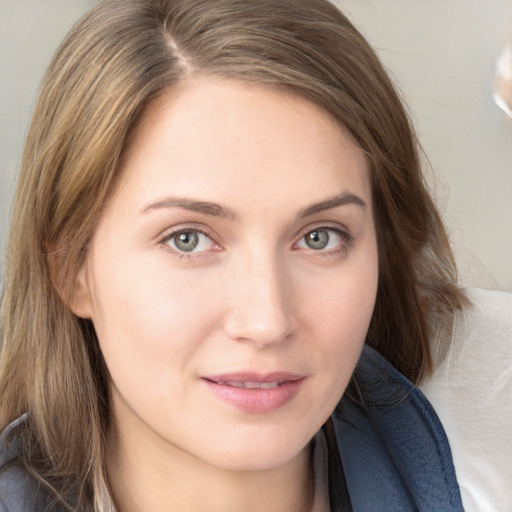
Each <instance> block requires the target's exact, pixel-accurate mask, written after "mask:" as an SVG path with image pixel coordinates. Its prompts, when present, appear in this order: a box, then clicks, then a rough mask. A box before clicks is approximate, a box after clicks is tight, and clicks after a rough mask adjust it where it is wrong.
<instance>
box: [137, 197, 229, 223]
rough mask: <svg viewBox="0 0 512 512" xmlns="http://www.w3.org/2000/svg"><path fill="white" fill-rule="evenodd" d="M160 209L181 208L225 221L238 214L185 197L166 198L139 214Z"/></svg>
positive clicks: (217, 205) (207, 202) (213, 204)
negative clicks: (224, 219)
mask: <svg viewBox="0 0 512 512" xmlns="http://www.w3.org/2000/svg"><path fill="white" fill-rule="evenodd" d="M161 208H183V209H185V210H189V211H191V212H197V213H202V214H203V215H209V216H212V217H222V218H226V219H232V220H235V219H237V218H238V214H237V213H236V212H235V211H234V210H231V209H230V208H225V207H224V206H221V205H220V204H217V203H211V202H209V201H200V200H196V199H190V198H187V197H166V198H164V199H161V200H160V201H157V202H156V203H151V204H149V205H148V206H146V207H145V208H143V209H142V212H141V213H147V212H150V211H152V210H159V209H161Z"/></svg>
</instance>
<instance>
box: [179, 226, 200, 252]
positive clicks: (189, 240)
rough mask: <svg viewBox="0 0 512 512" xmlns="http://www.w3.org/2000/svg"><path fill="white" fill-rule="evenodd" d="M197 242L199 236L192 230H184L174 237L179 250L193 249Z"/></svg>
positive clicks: (188, 250) (187, 250)
mask: <svg viewBox="0 0 512 512" xmlns="http://www.w3.org/2000/svg"><path fill="white" fill-rule="evenodd" d="M198 242H199V237H198V236H197V233H194V231H184V232H182V233H179V234H178V235H177V236H176V238H175V242H174V243H175V244H176V247H177V248H178V249H179V250H180V251H185V252H190V251H193V250H194V249H195V248H196V247H197V244H198Z"/></svg>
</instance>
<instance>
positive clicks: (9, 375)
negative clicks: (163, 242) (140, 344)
mask: <svg viewBox="0 0 512 512" xmlns="http://www.w3.org/2000/svg"><path fill="white" fill-rule="evenodd" d="M197 76H217V77H229V78H234V79H239V80H242V81H245V82H250V83H253V84H261V85H263V86H265V87H275V88H279V89H281V90H285V91H289V92H291V93H293V94H297V95H300V96H302V97H304V98H307V99H308V100H309V101H311V102H313V103H315V104H316V105H318V106H319V107H321V108H322V109H323V110H324V111H326V112H328V113H329V115H330V116H332V118H333V119H335V120H336V121H337V122H339V123H340V124H341V125H343V126H344V127H345V128H346V129H347V130H348V131H349V132H350V133H351V135H352V137H353V139H354V140H355V141H356V143H357V144H358V145H359V147H360V148H361V149H362V151H363V152H364V153H365V155H366V158H367V160H368V163H369V167H370V177H371V183H372V192H373V201H374V211H375V223H376V230H377V240H378V248H379V285H378V293H377V300H376V305H375V311H374V315H373V319H372V321H371V325H370V328H369V331H368V335H367V339H366V342H367V343H368V344H370V345H372V346H373V347H375V348H376V349H377V350H379V351H380V352H381V353H382V354H383V355H384V356H385V357H387V358H388V359H389V360H390V361H391V362H392V363H393V364H394V365H395V366H396V367H397V368H398V369H400V370H401V371H402V372H403V373H404V374H405V375H406V376H407V377H409V379H411V380H412V381H414V382H418V381H419V380H420V379H421V378H422V376H424V375H425V374H427V373H428V372H429V371H430V370H431V357H430V350H429V337H430V336H431V335H432V326H434V325H435V323H436V321H437V320H438V319H439V318H440V315H441V316H442V315H443V314H445V313H446V314H449V313H450V312H453V311H454V310H456V309H458V308H460V307H461V306H462V305H463V304H464V296H463V294H462V292H461V291H460V289H459V288H458V287H457V286H456V274H455V266H454V262H453V257H452V254H451V251H450V247H449V243H448V239H447V236H446V232H445V229H444V227H443V224H442V222H441V220H440V216H439V214H438V212H437V210H436V207H435V205H434V203H433V200H432V198H431V196H430V194H429V192H428V190H427V187H426V184H425V182H424V178H423V175H422V172H421V169H420V158H419V149H418V143H417V140H416V136H415V134H414V131H413V128H412V127H411V123H410V120H409V117H408V115H407V113H406V110H405V109H404V106H403V105H402V102H401V99H400V97H399V95H398V94H397V92H396V90H395V88H394V86H393V84H392V82H391V81H390V79H389V78H388V75H387V74H386V72H385V70H384V68H383V66H382V65H381V63H380V62H379V59H378V58H377V56H376V54H375V53H374V51H373V50H372V49H371V47H370V46H369V44H368V43H367V42H366V40H365V39H364V38H363V36H362V35H361V34H360V33H359V32H358V31H357V29H356V28H355V27H354V26H353V25H352V24H351V23H350V22H349V21H348V20H347V18H346V17H345V16H344V15H343V14H342V13H341V12H340V11H339V10H338V9H337V8H336V7H334V6H333V5H332V4H331V3H329V2H328V1H327V0H250V1H248V0H103V1H100V2H99V3H97V4H96V5H95V6H94V7H93V8H92V9H91V10H90V11H89V12H88V13H87V14H86V15H85V16H84V17H83V18H82V19H81V20H80V21H79V22H78V23H77V24H76V25H75V26H74V28H73V29H72V30H71V32H70V33H69V35H68V36H67V37H66V39H65V40H64V42H63V43H62V44H61V46H60V47H59V49H58V50H57V52H56V54H55V56H54V58H53V61H52V63H51V65H50V67H49V69H48V71H47V73H46V76H45V78H44V81H43V84H42V89H41V94H40V97H39V100H38V103H37V106H36V108H35V112H34V115H33V119H32V123H31V127H30V130H29V133H28V137H27V140H26V145H25V150H24V155H23V159H22V163H21V170H20V174H19V182H18V188H17V192H16V198H15V203H14V211H13V218H12V224H11V231H10V237H9V240H8V246H7V252H6V272H5V286H4V292H3V298H2V304H1V335H2V339H3V348H2V353H1V362H0V428H2V429H3V428H5V426H6V425H7V424H9V423H10V422H12V421H13V420H14V419H15V418H17V417H19V416H20V415H22V414H24V413H27V412H28V413H29V415H28V418H29V419H28V420H27V421H26V422H24V423H23V425H25V426H24V427H23V429H24V430H23V432H22V434H23V436H22V437H23V439H24V440H25V441H24V442H25V444H26V446H27V450H28V452H27V453H30V457H29V460H28V463H27V465H28V467H30V468H31V470H32V471H33V472H34V473H36V474H37V475H38V476H39V477H40V478H41V479H43V480H44V481H45V482H46V483H47V484H48V485H54V486H55V487H57V488H58V495H59V497H60V499H61V500H63V501H66V499H68V501H69V502H71V498H70V496H71V495H73V496H74V498H73V499H74V500H75V504H76V502H77V501H76V500H78V502H80V503H89V504H90V505H92V506H93V507H94V508H95V510H101V511H104V510H114V506H113V503H112V502H111V500H110V497H109V492H108V486H107V483H106V476H105V471H104V461H103V453H104V443H105V432H106V429H107V427H108V424H109V414H110V410H109V377H108V371H107V369H106V367H105V364H104V361H103V358H102V355H101V352H100V350H99V347H98V340H97V338H96V334H95V331H94V328H93V326H92V324H91V323H90V321H88V320H83V319H80V318H78V317H76V316H75V315H74V314H73V313H72V312H71V310H70V308H69V307H68V304H70V301H71V300H72V290H73V288H74V283H75V279H76V276H77V272H78V270H79V268H80V267H81V264H82V263H83V261H84V258H85V256H86V254H87V250H88V244H89V242H90V240H91V237H92V235H93V233H94V229H95V226H96V224H97V222H98V219H99V218H100V216H101V214H102V211H103V208H104V206H105V203H106V201H107V200H108V198H109V194H110V192H111V190H112V188H113V184H114V181H115V180H116V176H117V172H118V169H119V167H120V166H119V162H120V159H121V158H122V157H123V153H124V151H125V149H126V144H127V140H128V138H129V136H130V134H131V132H132V131H133V130H134V127H135V126H136V125H137V121H138V119H139V118H140V116H141V114H142V112H143V111H144V109H145V108H146V107H147V105H148V104H149V102H151V101H152V100H153V99H155V98H156V97H158V96H159V95H160V94H162V92H163V91H165V90H168V89H169V88H173V87H175V86H177V85H183V84H186V82H187V81H188V80H192V79H193V78H194V77H197ZM77 493H78V497H77Z"/></svg>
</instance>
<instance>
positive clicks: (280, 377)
mask: <svg viewBox="0 0 512 512" xmlns="http://www.w3.org/2000/svg"><path fill="white" fill-rule="evenodd" d="M202 380H203V381H204V382H205V383H206V384H207V386H208V388H209V389H210V391H212V392H213V394H214V395H215V396H217V397H218V398H220V399H221V400H222V401H224V402H227V403H228V404H230V405H234V406H235V407H236V408H238V409H241V410H243V411H245V412H250V413H263V412H270V411H273V410H275V409H278V408H280V407H282V406H284V405H285V404H287V403H288V402H290V401H291V400H292V399H293V398H294V397H295V396H296V395H297V393H298V392H299V390H300V388H301V387H302V384H303V382H304V380H305V377H304V376H301V375H296V374H291V373H283V372H280V373H274V374H266V375H259V374H229V375H219V376H209V377H203V378H202Z"/></svg>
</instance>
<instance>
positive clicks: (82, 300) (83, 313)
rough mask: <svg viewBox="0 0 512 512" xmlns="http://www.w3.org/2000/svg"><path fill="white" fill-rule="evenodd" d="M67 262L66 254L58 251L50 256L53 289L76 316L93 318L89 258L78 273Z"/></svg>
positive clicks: (49, 263) (49, 264)
mask: <svg viewBox="0 0 512 512" xmlns="http://www.w3.org/2000/svg"><path fill="white" fill-rule="evenodd" d="M65 260H66V255H65V253H63V252H61V251H58V250H54V251H51V252H50V253H49V255H48V268H49V272H50V278H51V281H52V284H53V287H54V288H55V290H56V292H57V294H58V295H59V297H60V298H61V299H62V301H63V302H64V303H65V304H66V305H67V306H68V308H69V309H70V310H71V311H72V312H73V313H74V314H75V315H77V316H79V317H81V318H92V311H93V309H92V295H91V290H90V285H89V281H88V279H87V277H88V276H87V274H88V272H87V258H86V259H85V260H84V261H83V262H82V264H81V266H80V268H79V270H78V272H76V273H74V272H73V271H72V269H71V268H69V266H68V265H66V264H65V263H64V262H65ZM67 276H70V277H71V278H68V277H67Z"/></svg>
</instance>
